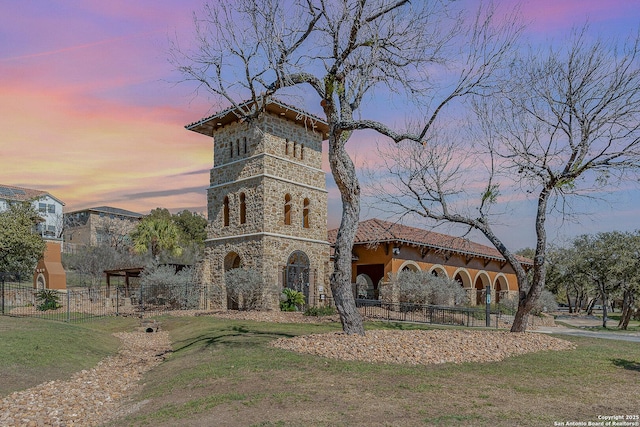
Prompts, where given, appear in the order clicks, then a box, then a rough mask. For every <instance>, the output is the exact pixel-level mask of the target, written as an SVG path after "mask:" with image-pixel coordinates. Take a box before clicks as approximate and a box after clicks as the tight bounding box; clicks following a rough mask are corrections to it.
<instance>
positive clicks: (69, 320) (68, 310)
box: [67, 289, 71, 322]
mask: <svg viewBox="0 0 640 427" xmlns="http://www.w3.org/2000/svg"><path fill="white" fill-rule="evenodd" d="M67 322H71V290H70V289H67Z"/></svg>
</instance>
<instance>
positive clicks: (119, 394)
mask: <svg viewBox="0 0 640 427" xmlns="http://www.w3.org/2000/svg"><path fill="white" fill-rule="evenodd" d="M115 336H117V337H118V338H120V339H121V340H122V347H121V348H120V350H119V352H118V354H116V355H115V356H111V357H108V358H106V359H104V360H102V361H100V362H99V363H98V365H97V366H96V367H95V368H93V369H89V370H83V371H80V372H77V373H75V374H74V375H73V376H72V377H71V379H69V380H67V381H60V380H58V381H50V382H47V383H43V384H40V385H38V386H35V387H32V388H30V389H27V390H22V391H17V392H15V393H12V394H10V395H9V396H6V397H5V398H4V399H2V401H0V425H1V426H6V427H8V426H27V427H30V426H34V427H35V426H38V427H40V426H97V425H100V424H103V423H105V422H106V421H108V420H110V419H114V418H116V417H117V416H119V415H120V414H119V412H118V408H119V407H120V404H121V402H122V400H123V399H124V398H126V397H128V396H130V395H132V394H133V393H134V392H135V391H136V390H137V388H138V386H139V385H138V382H139V381H140V379H141V378H142V375H143V374H144V373H145V372H147V371H148V370H150V369H151V368H153V367H154V366H156V365H158V364H160V363H161V362H162V360H164V357H165V354H167V353H168V352H170V351H171V347H170V342H169V334H168V333H167V332H162V331H161V332H154V333H145V332H122V333H118V334H115Z"/></svg>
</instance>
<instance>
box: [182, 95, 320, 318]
mask: <svg viewBox="0 0 640 427" xmlns="http://www.w3.org/2000/svg"><path fill="white" fill-rule="evenodd" d="M251 105H252V104H250V103H247V104H244V105H241V106H240V107H241V108H250V107H251ZM186 128H187V129H189V130H192V131H194V132H198V133H201V134H203V135H207V136H211V137H213V153H214V154H213V168H212V169H211V174H210V185H209V189H208V194H207V209H208V218H209V231H208V239H207V241H206V250H205V253H206V259H205V261H204V264H205V265H203V269H202V270H203V271H204V272H205V276H208V277H204V282H205V283H208V284H209V285H210V286H211V288H212V289H214V292H212V293H211V294H212V295H214V297H213V298H212V299H211V301H210V304H209V306H210V307H211V308H216V307H221V308H225V307H227V306H228V308H233V307H231V303H230V301H228V300H227V296H226V286H225V285H224V274H225V272H226V271H228V270H230V269H233V268H238V267H244V268H251V269H254V270H256V271H258V272H259V273H260V274H261V275H262V278H263V279H264V282H265V284H266V285H267V287H271V289H274V291H272V292H270V295H268V296H267V299H268V300H269V301H270V303H269V306H270V307H271V308H273V309H277V307H278V298H279V295H280V292H281V291H282V289H283V288H284V287H289V288H293V289H296V290H299V291H301V292H303V293H304V294H305V297H306V298H307V302H308V304H311V305H316V304H317V303H318V302H320V301H324V299H325V294H327V293H329V292H330V291H329V286H328V277H329V256H330V254H329V243H328V242H327V191H326V185H325V173H324V171H323V170H322V140H323V139H324V138H325V136H326V133H327V131H328V127H327V124H326V122H324V121H322V120H321V119H319V118H317V117H314V116H312V115H310V114H308V113H305V112H304V111H300V110H298V109H296V108H294V107H291V106H288V105H285V104H283V103H280V102H278V101H269V102H268V103H267V104H266V106H265V108H264V112H263V113H262V114H261V115H260V116H259V117H258V118H257V119H253V120H251V121H245V120H241V119H239V118H238V114H236V110H234V109H233V108H231V109H227V110H224V111H222V112H220V113H218V114H215V115H213V116H211V117H207V118H205V119H202V120H200V121H199V122H196V123H193V124H191V125H188V126H186ZM216 291H217V292H216Z"/></svg>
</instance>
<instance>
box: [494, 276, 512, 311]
mask: <svg viewBox="0 0 640 427" xmlns="http://www.w3.org/2000/svg"><path fill="white" fill-rule="evenodd" d="M493 287H494V288H495V290H496V304H498V303H499V302H500V301H501V300H502V299H503V298H504V297H505V296H507V295H508V294H509V282H508V281H507V278H506V277H505V276H504V275H502V274H499V275H498V276H497V277H496V282H495V284H494V285H493Z"/></svg>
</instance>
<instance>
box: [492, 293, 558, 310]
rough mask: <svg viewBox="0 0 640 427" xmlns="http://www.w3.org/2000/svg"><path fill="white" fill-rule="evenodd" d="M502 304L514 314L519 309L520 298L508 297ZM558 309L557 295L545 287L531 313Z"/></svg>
mask: <svg viewBox="0 0 640 427" xmlns="http://www.w3.org/2000/svg"><path fill="white" fill-rule="evenodd" d="M501 304H502V305H503V306H504V307H505V308H506V309H507V310H509V311H511V312H512V313H513V314H515V313H516V311H518V298H510V299H507V300H506V301H505V302H504V303H501ZM557 309H558V302H557V301H556V296H555V295H554V294H553V293H551V292H550V291H549V290H547V289H543V290H542V294H540V298H538V301H536V303H535V305H534V306H533V309H532V310H531V314H533V315H536V316H539V315H540V313H543V312H544V313H548V312H551V311H556V310H557Z"/></svg>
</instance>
